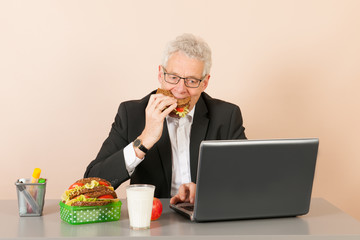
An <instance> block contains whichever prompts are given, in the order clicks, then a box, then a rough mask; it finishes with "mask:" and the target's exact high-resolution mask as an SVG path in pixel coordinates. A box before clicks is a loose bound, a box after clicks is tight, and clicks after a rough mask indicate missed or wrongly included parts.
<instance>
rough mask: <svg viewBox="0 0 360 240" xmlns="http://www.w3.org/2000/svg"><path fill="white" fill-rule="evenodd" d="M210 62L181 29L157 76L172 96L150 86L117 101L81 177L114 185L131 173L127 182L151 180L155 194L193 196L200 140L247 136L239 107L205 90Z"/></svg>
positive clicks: (202, 47) (206, 52)
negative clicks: (182, 107)
mask: <svg viewBox="0 0 360 240" xmlns="http://www.w3.org/2000/svg"><path fill="white" fill-rule="evenodd" d="M210 68H211V50H210V48H209V46H208V44H207V43H206V42H204V41H203V40H202V39H200V38H198V37H196V36H194V35H192V34H183V35H181V36H178V37H177V38H176V39H175V40H173V41H171V42H170V43H169V44H168V46H167V48H166V50H165V53H164V57H163V63H162V65H160V66H159V69H158V70H159V72H158V81H159V84H160V88H162V89H165V90H169V91H171V93H172V94H173V96H174V97H171V96H165V95H163V94H156V91H153V92H151V93H150V94H149V95H147V96H145V97H144V98H142V99H140V100H132V101H126V102H123V103H121V104H120V106H119V109H118V112H117V114H116V117H115V121H114V123H113V124H112V128H111V131H110V133H109V136H108V138H107V139H106V140H105V142H104V143H103V145H102V147H101V149H100V152H99V153H98V155H97V157H96V159H95V160H93V161H92V162H91V163H90V164H89V166H88V167H87V169H86V172H85V174H84V177H92V176H96V177H101V178H105V179H107V180H109V181H110V182H111V183H112V185H113V186H114V187H115V188H117V187H118V186H119V185H120V184H121V183H123V182H125V181H126V180H128V179H130V183H131V184H136V183H137V184H152V185H155V186H156V188H155V197H159V198H168V197H172V198H171V200H170V202H171V203H177V202H180V201H181V202H194V198H195V189H196V174H197V165H198V155H199V146H200V143H201V141H202V140H222V139H246V136H245V132H244V131H245V128H244V127H243V120H242V116H241V112H240V109H239V107H238V106H236V105H234V104H231V103H228V102H225V101H222V100H218V99H215V98H212V97H210V96H209V95H208V94H206V93H205V92H204V91H205V89H206V88H207V86H208V84H209V79H210ZM187 97H190V98H191V100H190V107H189V113H188V114H187V115H186V116H185V117H181V118H177V117H173V115H171V114H170V113H171V112H172V111H173V110H174V109H175V108H176V106H177V100H176V99H184V98H187ZM169 114H170V115H171V116H169ZM229 167H231V166H229Z"/></svg>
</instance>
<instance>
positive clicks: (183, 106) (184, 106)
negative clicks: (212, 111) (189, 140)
mask: <svg viewBox="0 0 360 240" xmlns="http://www.w3.org/2000/svg"><path fill="white" fill-rule="evenodd" d="M156 93H161V94H163V95H165V96H169V97H173V98H175V97H174V95H173V94H172V93H171V91H169V90H164V89H161V88H158V90H157V91H156ZM175 99H176V100H177V107H176V108H175V109H174V111H172V112H171V113H170V114H169V115H170V116H171V117H185V116H186V114H188V113H189V107H190V100H191V98H190V97H187V98H182V99H178V98H175Z"/></svg>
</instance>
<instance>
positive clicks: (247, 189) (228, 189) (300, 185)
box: [170, 138, 319, 222]
mask: <svg viewBox="0 0 360 240" xmlns="http://www.w3.org/2000/svg"><path fill="white" fill-rule="evenodd" d="M318 146H319V139H317V138H307V139H271V140H211V141H203V142H202V143H201V144H200V149H199V161H198V170H197V171H198V172H197V180H196V196H195V202H194V204H190V203H180V204H175V205H172V204H171V205H170V208H172V209H173V210H175V211H176V212H178V213H180V214H183V215H184V216H187V217H188V218H190V220H191V221H197V222H206V221H223V220H237V219H255V218H275V217H294V216H299V215H305V214H307V213H308V212H309V206H310V200H311V192H312V186H313V180H314V174H315V164H316V158H317V152H318Z"/></svg>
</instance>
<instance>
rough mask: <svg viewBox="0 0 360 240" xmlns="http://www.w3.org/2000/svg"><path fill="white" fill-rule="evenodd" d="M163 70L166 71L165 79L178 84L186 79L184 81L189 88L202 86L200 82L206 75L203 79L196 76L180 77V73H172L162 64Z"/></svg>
mask: <svg viewBox="0 0 360 240" xmlns="http://www.w3.org/2000/svg"><path fill="white" fill-rule="evenodd" d="M162 68H163V71H164V80H165V82H167V83H170V84H178V83H179V82H180V80H181V79H184V83H185V86H187V87H189V88H197V87H199V86H200V83H201V82H202V81H203V80H204V79H205V77H206V76H205V77H204V78H203V79H197V78H194V77H185V78H183V77H179V76H178V75H175V74H170V73H167V72H166V69H165V68H164V67H163V66H162Z"/></svg>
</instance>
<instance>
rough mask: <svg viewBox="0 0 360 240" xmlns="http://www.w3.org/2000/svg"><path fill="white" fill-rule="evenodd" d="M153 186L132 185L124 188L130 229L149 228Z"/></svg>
mask: <svg viewBox="0 0 360 240" xmlns="http://www.w3.org/2000/svg"><path fill="white" fill-rule="evenodd" d="M154 190H155V186H153V185H145V184H133V185H129V186H128V187H127V188H126V195H127V207H128V212H129V219H130V228H132V229H148V228H150V221H151V212H152V206H153V200H154Z"/></svg>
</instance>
